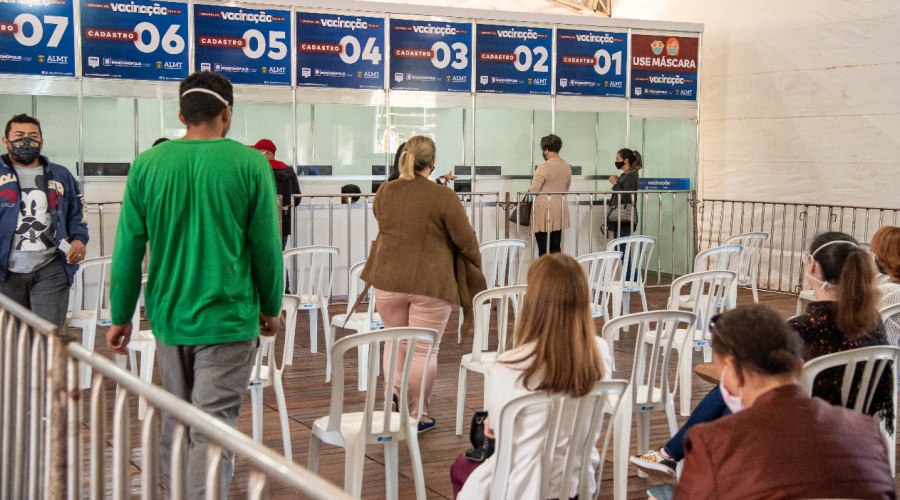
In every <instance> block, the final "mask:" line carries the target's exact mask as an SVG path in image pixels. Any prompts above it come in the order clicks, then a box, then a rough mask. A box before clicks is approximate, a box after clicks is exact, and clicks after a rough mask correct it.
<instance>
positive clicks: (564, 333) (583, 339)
mask: <svg viewBox="0 0 900 500" xmlns="http://www.w3.org/2000/svg"><path fill="white" fill-rule="evenodd" d="M521 307H522V311H521V315H520V318H519V324H518V327H517V329H516V332H515V338H516V345H517V346H518V347H516V348H515V349H511V350H509V351H506V352H505V353H503V354H501V355H500V356H499V357H498V358H497V362H496V363H495V364H494V365H493V367H492V368H491V375H490V382H489V383H490V384H491V387H490V394H491V400H490V401H489V402H488V405H487V411H488V415H489V416H488V418H487V419H486V420H485V434H486V435H487V436H488V437H493V436H494V432H493V431H495V430H496V429H495V428H492V426H491V417H493V418H495V419H496V418H498V417H499V415H500V410H501V408H503V406H504V405H506V403H508V402H509V401H510V400H512V399H515V398H517V397H519V396H522V395H525V394H529V393H532V392H536V391H548V392H550V393H557V394H558V393H568V394H571V395H572V396H575V397H578V396H583V395H585V394H587V393H588V392H589V391H590V390H591V389H592V388H593V386H594V383H595V382H597V381H598V380H601V379H608V378H609V375H610V373H609V372H610V370H609V369H607V368H606V367H607V366H610V365H611V364H612V358H611V357H610V351H609V346H608V345H607V344H606V342H605V341H604V340H603V339H602V338H600V337H598V336H597V335H596V332H595V330H594V322H593V320H592V319H591V313H590V296H589V292H588V283H587V277H586V276H585V274H584V270H583V269H582V268H581V266H580V265H579V264H578V263H577V262H576V261H575V259H573V258H572V257H570V256H568V255H566V254H562V253H553V254H546V255H544V256H542V257H540V258H539V259H538V260H536V261H535V262H534V263H533V264H532V265H531V268H530V269H529V271H528V292H527V293H526V294H525V299H524V301H523V304H522V306H521ZM563 411H574V405H572V406H571V407H569V408H565V407H564V410H563ZM547 422H548V410H547V408H546V407H535V408H533V409H530V410H525V411H524V413H523V414H520V415H519V417H518V418H517V420H516V425H515V429H514V431H513V434H511V435H509V436H511V437H512V439H514V440H515V444H514V448H513V457H512V463H513V464H514V465H513V469H512V471H511V473H510V477H509V489H508V490H507V494H506V498H509V499H515V500H526V499H534V500H543V499H538V498H537V497H538V496H539V490H540V483H541V475H540V467H541V452H542V449H543V439H544V435H545V434H546V431H547ZM506 436H507V434H504V435H503V437H502V439H506ZM560 437H561V439H559V441H558V442H559V443H560V448H559V449H558V450H557V453H556V455H555V457H556V459H555V462H554V465H553V469H554V471H558V472H555V473H554V474H553V477H552V479H551V481H550V489H549V491H548V498H571V497H573V496H575V494H576V492H577V487H578V474H579V473H580V469H581V466H580V464H578V465H576V467H575V469H574V470H573V477H572V483H571V484H572V487H571V491H566V492H561V491H558V490H559V488H560V487H561V482H562V479H561V478H560V477H559V476H560V474H561V470H562V467H563V461H564V460H565V452H564V447H565V445H566V444H567V443H568V439H567V438H566V437H565V436H560ZM598 438H599V435H598V436H594V440H597V439H598ZM498 447H499V443H498ZM599 461H600V455H599V453H598V452H597V451H596V450H594V452H593V454H592V455H591V464H590V467H591V469H592V473H591V474H590V477H592V478H593V477H595V475H594V473H593V469H594V468H595V467H597V465H598V464H599ZM494 464H495V460H494V457H492V458H489V459H487V460H486V461H485V462H484V463H482V464H481V465H477V464H476V463H474V462H470V461H469V460H468V459H467V458H465V456H464V455H460V456H459V458H457V460H456V463H454V464H453V469H452V470H451V477H452V478H453V480H454V492H456V491H458V488H459V485H460V483H463V482H464V483H465V484H463V485H462V490H461V491H458V496H457V497H456V498H459V499H467V500H468V499H486V498H488V496H489V492H490V488H491V481H492V478H493V477H492V476H493V472H494ZM476 466H477V468H476ZM473 469H474V470H473ZM469 474H471V475H469ZM466 476H468V478H466ZM593 489H596V485H592V490H593Z"/></svg>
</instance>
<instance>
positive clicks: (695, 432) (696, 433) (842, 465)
mask: <svg viewBox="0 0 900 500" xmlns="http://www.w3.org/2000/svg"><path fill="white" fill-rule="evenodd" d="M674 498H685V499H686V498H690V499H712V498H716V499H732V498H734V499H738V498H740V499H754V498H760V499H762V498H765V499H776V500H777V499H791V498H871V499H894V498H896V491H895V489H894V481H893V479H892V478H891V471H890V469H889V467H888V454H887V444H886V443H885V440H884V437H882V435H881V431H880V430H879V428H878V424H877V423H875V421H874V420H873V419H872V417H869V416H867V415H864V414H862V413H857V412H854V411H852V410H848V409H846V408H841V407H838V406H832V405H830V404H828V403H826V402H825V401H824V400H822V399H819V398H810V397H808V396H806V394H805V393H804V392H803V389H801V388H800V386H797V385H786V386H782V387H778V388H775V389H772V390H770V391H768V392H766V393H765V394H762V395H761V396H759V397H758V398H757V400H756V402H755V403H754V404H753V406H752V407H750V408H747V409H746V410H744V411H742V412H740V413H735V414H733V415H729V416H727V417H723V418H720V419H718V420H716V421H714V422H710V423H706V424H698V425H696V426H694V427H693V428H691V430H690V431H688V436H687V440H686V441H685V458H684V471H683V473H682V475H681V482H679V483H678V487H677V488H676V490H675V496H674Z"/></svg>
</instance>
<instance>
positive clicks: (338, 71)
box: [297, 12, 384, 89]
mask: <svg viewBox="0 0 900 500" xmlns="http://www.w3.org/2000/svg"><path fill="white" fill-rule="evenodd" d="M382 47H384V19H383V18H379V17H358V16H340V15H334V14H312V13H308V12H297V85H298V86H306V87H339V88H345V89H383V88H384V57H383V55H382Z"/></svg>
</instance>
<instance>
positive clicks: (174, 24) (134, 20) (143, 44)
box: [81, 0, 188, 80]
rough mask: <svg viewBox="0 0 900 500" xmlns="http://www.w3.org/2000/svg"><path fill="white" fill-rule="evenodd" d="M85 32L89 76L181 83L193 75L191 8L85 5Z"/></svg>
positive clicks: (143, 2)
mask: <svg viewBox="0 0 900 500" xmlns="http://www.w3.org/2000/svg"><path fill="white" fill-rule="evenodd" d="M81 32H82V36H81V40H82V41H81V74H82V75H84V76H88V77H100V78H130V79H134V80H181V79H182V78H184V77H185V76H187V74H188V50H187V38H188V13H187V4H182V3H174V2H153V1H150V0H129V1H128V2H125V1H118V2H117V1H113V2H109V3H97V2H95V1H85V0H83V1H82V4H81Z"/></svg>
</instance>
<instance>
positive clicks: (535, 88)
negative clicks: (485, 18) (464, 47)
mask: <svg viewBox="0 0 900 500" xmlns="http://www.w3.org/2000/svg"><path fill="white" fill-rule="evenodd" d="M476 30H477V35H476V36H477V38H476V42H475V46H476V47H477V48H478V62H477V65H476V70H475V73H476V74H477V75H478V81H477V82H476V87H475V90H477V91H478V92H506V93H518V94H545V95H546V94H550V65H551V64H552V63H553V61H551V60H550V50H551V48H552V41H553V40H552V38H551V35H552V33H553V30H551V29H550V28H528V27H520V26H496V25H485V24H479V25H478V26H477V28H476Z"/></svg>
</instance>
